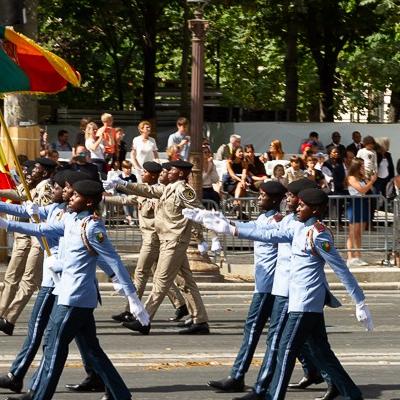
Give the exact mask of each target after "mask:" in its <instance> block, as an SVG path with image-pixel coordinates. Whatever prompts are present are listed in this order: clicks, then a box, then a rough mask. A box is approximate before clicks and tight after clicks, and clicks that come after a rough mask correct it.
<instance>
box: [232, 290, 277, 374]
mask: <svg viewBox="0 0 400 400" xmlns="http://www.w3.org/2000/svg"><path fill="white" fill-rule="evenodd" d="M273 303H274V296H273V295H272V294H271V293H254V294H253V299H252V301H251V304H250V308H249V312H248V314H247V319H246V322H245V324H244V334H243V340H242V344H241V346H240V349H239V353H238V355H237V356H236V359H235V362H234V363H233V367H232V370H231V377H232V378H234V379H243V378H244V375H245V374H246V372H247V371H248V370H249V367H250V364H251V360H252V359H253V355H254V352H255V350H256V347H257V344H258V341H259V340H260V336H261V334H262V331H263V329H264V327H265V324H266V323H267V320H268V318H269V317H270V315H271V311H272V305H273Z"/></svg>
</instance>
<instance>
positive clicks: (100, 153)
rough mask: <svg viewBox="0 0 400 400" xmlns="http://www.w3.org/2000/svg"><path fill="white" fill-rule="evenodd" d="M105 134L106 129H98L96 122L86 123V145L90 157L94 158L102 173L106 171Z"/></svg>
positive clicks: (94, 162) (93, 161)
mask: <svg viewBox="0 0 400 400" xmlns="http://www.w3.org/2000/svg"><path fill="white" fill-rule="evenodd" d="M103 134H104V129H103V130H102V131H98V130H97V125H96V124H95V123H94V122H89V123H88V124H87V125H86V130H85V137H86V140H85V146H86V148H87V149H88V150H89V152H90V159H91V160H92V163H93V164H95V165H96V166H97V168H98V170H99V172H100V173H102V172H106V171H105V160H104V141H103Z"/></svg>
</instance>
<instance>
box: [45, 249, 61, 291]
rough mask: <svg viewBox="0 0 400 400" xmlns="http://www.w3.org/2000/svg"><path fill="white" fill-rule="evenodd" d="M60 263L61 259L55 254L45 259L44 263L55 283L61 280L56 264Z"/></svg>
mask: <svg viewBox="0 0 400 400" xmlns="http://www.w3.org/2000/svg"><path fill="white" fill-rule="evenodd" d="M57 263H59V260H58V259H57V258H56V256H54V255H53V254H52V255H51V256H47V257H46V258H45V259H44V265H45V267H46V268H48V269H49V270H50V273H51V277H52V278H53V281H54V283H56V284H57V283H58V282H60V275H59V274H58V273H57V271H56V269H57V268H56V264H57Z"/></svg>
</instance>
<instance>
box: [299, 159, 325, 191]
mask: <svg viewBox="0 0 400 400" xmlns="http://www.w3.org/2000/svg"><path fill="white" fill-rule="evenodd" d="M317 163H318V159H317V157H314V156H309V157H307V159H306V169H305V171H304V176H305V177H306V178H308V179H310V180H312V181H314V182H315V183H316V184H317V186H318V188H320V189H325V187H326V182H325V178H324V174H323V173H322V172H321V171H320V170H318V169H316V168H315V166H316V165H317Z"/></svg>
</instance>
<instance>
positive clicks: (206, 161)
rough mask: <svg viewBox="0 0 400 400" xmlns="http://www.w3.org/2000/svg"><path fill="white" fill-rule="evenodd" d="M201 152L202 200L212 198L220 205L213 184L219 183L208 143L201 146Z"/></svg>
mask: <svg viewBox="0 0 400 400" xmlns="http://www.w3.org/2000/svg"><path fill="white" fill-rule="evenodd" d="M202 152H203V174H202V177H203V200H204V199H205V200H213V201H215V202H216V203H217V204H218V206H219V205H220V200H221V199H220V197H219V194H218V192H216V191H215V190H214V185H216V184H219V176H218V173H217V169H216V167H215V164H214V162H213V156H212V153H211V149H210V147H209V146H208V145H203V146H202Z"/></svg>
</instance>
